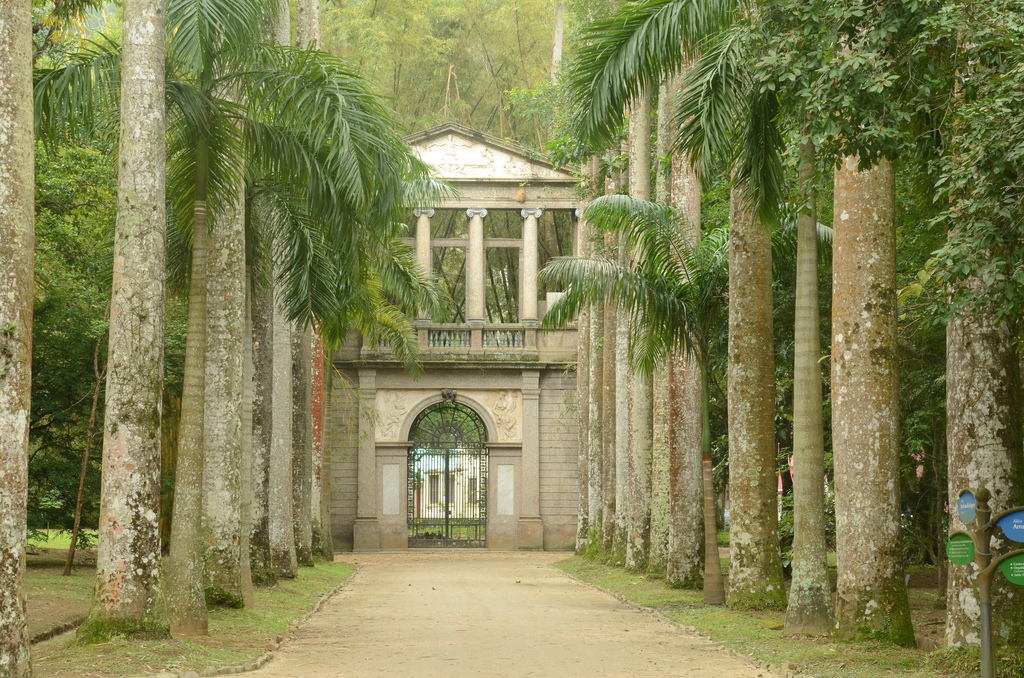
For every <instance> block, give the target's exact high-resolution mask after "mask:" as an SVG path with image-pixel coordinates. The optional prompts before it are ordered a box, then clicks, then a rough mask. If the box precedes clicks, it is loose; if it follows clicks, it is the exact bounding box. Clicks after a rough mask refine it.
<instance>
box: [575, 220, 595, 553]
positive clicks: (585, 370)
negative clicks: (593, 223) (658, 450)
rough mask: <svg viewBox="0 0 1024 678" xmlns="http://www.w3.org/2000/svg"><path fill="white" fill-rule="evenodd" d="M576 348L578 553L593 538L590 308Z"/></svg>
mask: <svg viewBox="0 0 1024 678" xmlns="http://www.w3.org/2000/svg"><path fill="white" fill-rule="evenodd" d="M578 234H579V237H578V242H579V251H578V253H577V254H578V255H579V256H581V257H586V256H589V254H590V228H589V227H588V226H587V222H586V221H585V220H582V219H581V220H580V221H579V223H578ZM577 328H578V331H577V345H576V425H577V428H576V432H577V443H576V445H577V464H576V469H577V474H576V476H577V477H576V482H577V487H578V488H579V499H578V503H577V506H578V509H577V512H576V553H585V552H586V551H587V540H588V539H589V538H590V536H591V534H590V531H591V530H590V515H591V514H590V463H589V462H590V457H589V443H590V396H591V393H590V313H589V307H585V308H584V309H583V310H582V311H580V314H579V318H578V319H577Z"/></svg>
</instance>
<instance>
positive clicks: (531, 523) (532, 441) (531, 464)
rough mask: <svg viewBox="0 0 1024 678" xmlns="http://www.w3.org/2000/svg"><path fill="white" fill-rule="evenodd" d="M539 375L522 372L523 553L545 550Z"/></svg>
mask: <svg viewBox="0 0 1024 678" xmlns="http://www.w3.org/2000/svg"><path fill="white" fill-rule="evenodd" d="M539 406H540V371H539V370H524V371H523V456H522V464H521V466H520V469H521V473H522V476H521V478H522V483H521V485H520V487H521V488H522V489H521V490H520V497H521V498H522V505H521V508H520V514H519V530H518V535H517V543H518V548H519V549H520V550H523V549H529V550H539V549H542V548H544V525H543V523H542V522H541V518H540V429H539V427H538V423H539V421H540V407H539Z"/></svg>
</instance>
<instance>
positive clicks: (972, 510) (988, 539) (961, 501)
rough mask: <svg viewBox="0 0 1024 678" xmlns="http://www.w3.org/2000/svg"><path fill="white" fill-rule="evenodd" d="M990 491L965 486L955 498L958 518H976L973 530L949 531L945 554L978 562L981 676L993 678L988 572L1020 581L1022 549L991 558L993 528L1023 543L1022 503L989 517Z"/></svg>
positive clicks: (961, 562)
mask: <svg viewBox="0 0 1024 678" xmlns="http://www.w3.org/2000/svg"><path fill="white" fill-rule="evenodd" d="M991 498H992V495H991V493H990V492H989V491H988V490H987V489H985V488H983V487H982V488H980V489H977V490H973V489H967V490H964V491H963V492H961V493H960V496H959V497H958V500H957V507H956V509H957V513H958V514H959V516H960V520H962V521H964V523H965V524H967V525H969V524H971V523H973V522H975V521H977V525H978V529H977V530H956V531H954V532H952V533H951V534H950V535H949V541H948V542H947V543H946V556H947V557H948V558H949V562H951V563H953V564H954V565H969V564H970V563H971V562H976V563H977V564H978V570H979V572H978V599H979V602H980V603H981V678H996V658H995V652H994V650H993V647H992V575H994V574H995V572H996V570H1001V571H1002V572H1003V574H1004V575H1005V576H1006V578H1007V579H1008V580H1010V582H1011V583H1013V584H1020V585H1024V549H1018V550H1016V551H1010V552H1009V553H1006V554H1004V555H1002V556H999V557H998V558H996V559H995V560H994V561H993V560H992V550H991V548H990V547H991V544H992V536H993V534H994V532H995V530H1001V531H1002V533H1003V535H1004V536H1005V537H1006V538H1007V539H1009V540H1011V541H1015V542H1017V543H1024V506H1018V507H1016V508H1012V509H1010V510H1008V511H1003V512H1002V513H998V514H996V516H995V517H992V509H990V508H989V506H988V500H989V499H991Z"/></svg>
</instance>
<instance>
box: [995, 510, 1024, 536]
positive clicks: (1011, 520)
mask: <svg viewBox="0 0 1024 678" xmlns="http://www.w3.org/2000/svg"><path fill="white" fill-rule="evenodd" d="M997 524H998V525H999V527H1001V528H1002V529H1003V534H1005V535H1006V538H1007V539H1012V540H1013V541H1015V542H1018V543H1021V542H1024V509H1021V510H1020V511H1014V512H1013V513H1011V514H1009V515H1005V516H1003V517H1002V518H1000V519H999V522H998V523H997Z"/></svg>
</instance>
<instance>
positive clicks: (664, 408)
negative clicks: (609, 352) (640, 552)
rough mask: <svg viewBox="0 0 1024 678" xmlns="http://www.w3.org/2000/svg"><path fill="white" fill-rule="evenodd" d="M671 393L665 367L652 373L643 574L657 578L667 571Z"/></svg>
mask: <svg viewBox="0 0 1024 678" xmlns="http://www.w3.org/2000/svg"><path fill="white" fill-rule="evenodd" d="M671 392H672V389H671V385H670V383H669V373H668V365H667V364H666V365H663V366H661V367H659V368H658V369H657V370H655V372H654V376H653V377H652V379H651V549H650V554H649V555H648V558H647V570H648V572H650V573H651V574H654V575H657V576H659V577H661V576H665V574H666V572H667V569H668V530H669V511H668V509H669V498H668V493H669V459H668V449H669V444H670V441H671V439H672V429H671V424H670V417H671V406H672V393H671Z"/></svg>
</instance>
